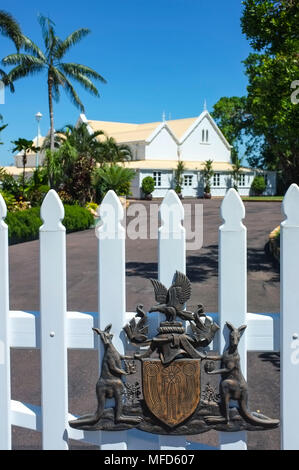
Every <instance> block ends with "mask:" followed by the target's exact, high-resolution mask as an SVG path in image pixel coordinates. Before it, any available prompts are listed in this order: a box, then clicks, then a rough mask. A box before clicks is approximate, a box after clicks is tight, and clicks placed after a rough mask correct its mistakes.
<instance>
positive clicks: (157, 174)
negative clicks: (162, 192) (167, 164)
mask: <svg viewBox="0 0 299 470" xmlns="http://www.w3.org/2000/svg"><path fill="white" fill-rule="evenodd" d="M153 178H154V180H155V187H156V188H157V187H158V186H161V171H154V174H153Z"/></svg>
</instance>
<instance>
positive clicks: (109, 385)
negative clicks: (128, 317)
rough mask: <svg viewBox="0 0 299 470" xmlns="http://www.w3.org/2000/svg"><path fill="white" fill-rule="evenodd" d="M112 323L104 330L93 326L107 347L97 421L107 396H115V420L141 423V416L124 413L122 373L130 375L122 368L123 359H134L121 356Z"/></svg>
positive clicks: (98, 392) (101, 378)
mask: <svg viewBox="0 0 299 470" xmlns="http://www.w3.org/2000/svg"><path fill="white" fill-rule="evenodd" d="M111 327H112V325H108V326H107V327H106V328H105V330H104V331H102V330H100V329H99V328H93V331H95V332H96V333H97V334H98V335H100V337H101V340H102V342H103V344H104V347H105V354H104V357H103V363H102V371H101V376H100V378H99V380H98V382H97V385H96V394H97V399H98V409H97V411H96V418H97V421H98V420H99V418H100V417H101V416H102V414H103V411H104V408H105V401H106V399H107V398H115V422H117V423H139V422H140V418H139V417H133V416H125V415H123V414H122V407H123V404H122V392H123V389H124V385H123V382H122V380H121V376H122V375H128V372H126V371H124V370H123V369H122V365H121V359H132V358H131V357H128V356H121V355H120V354H119V352H118V351H117V350H116V348H115V347H114V346H113V344H112V338H113V335H112V334H111V333H110V330H111Z"/></svg>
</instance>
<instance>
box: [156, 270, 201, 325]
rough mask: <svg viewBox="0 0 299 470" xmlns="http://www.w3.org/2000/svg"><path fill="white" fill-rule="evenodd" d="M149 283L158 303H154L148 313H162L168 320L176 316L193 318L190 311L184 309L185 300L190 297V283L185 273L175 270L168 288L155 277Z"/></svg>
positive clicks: (187, 318) (171, 320) (184, 318)
mask: <svg viewBox="0 0 299 470" xmlns="http://www.w3.org/2000/svg"><path fill="white" fill-rule="evenodd" d="M151 283H152V284H153V287H154V291H155V299H156V301H157V302H158V304H157V305H154V306H153V307H152V308H151V309H150V310H149V313H152V312H160V313H164V315H166V320H167V321H169V322H174V321H175V319H176V317H177V316H179V317H180V318H182V319H183V320H193V319H194V314H193V313H192V312H188V311H186V310H184V306H185V304H186V302H187V301H188V300H189V299H190V297H191V283H190V281H189V279H188V278H187V276H185V274H183V273H180V272H179V271H176V273H175V277H174V281H173V283H172V285H171V287H170V288H169V289H167V288H166V287H165V286H164V285H163V284H162V283H161V282H160V281H157V280H156V279H151Z"/></svg>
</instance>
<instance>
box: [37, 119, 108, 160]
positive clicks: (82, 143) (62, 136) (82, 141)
mask: <svg viewBox="0 0 299 470" xmlns="http://www.w3.org/2000/svg"><path fill="white" fill-rule="evenodd" d="M102 135H104V132H103V131H101V130H99V131H95V132H91V133H90V132H89V130H88V128H87V124H86V123H81V124H79V125H78V126H73V125H72V124H67V125H66V126H64V127H63V128H62V129H60V130H58V131H57V132H56V134H55V138H56V141H57V144H58V146H59V144H61V143H63V142H66V141H68V143H69V144H70V145H71V146H72V147H74V148H75V149H76V150H77V152H78V154H79V155H85V156H86V157H89V158H91V159H92V160H94V161H96V160H97V159H98V158H99V156H98V155H99V152H100V151H101V146H102V143H101V142H100V141H99V140H98V139H97V137H99V136H102ZM49 146H50V142H49V139H48V138H46V139H45V141H44V144H43V147H45V148H49Z"/></svg>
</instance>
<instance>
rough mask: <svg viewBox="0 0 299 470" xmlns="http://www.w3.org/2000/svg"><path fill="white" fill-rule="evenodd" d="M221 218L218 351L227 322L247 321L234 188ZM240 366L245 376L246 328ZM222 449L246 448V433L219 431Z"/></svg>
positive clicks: (239, 210)
mask: <svg viewBox="0 0 299 470" xmlns="http://www.w3.org/2000/svg"><path fill="white" fill-rule="evenodd" d="M221 217H222V219H223V221H224V223H223V225H221V227H220V228H219V281H218V282H219V321H220V332H221V338H220V353H222V352H223V350H224V349H225V348H226V347H227V340H228V329H227V327H226V326H225V323H226V322H227V321H229V322H230V323H232V324H233V325H234V327H236V328H238V327H239V326H241V325H244V324H245V323H246V312H247V242H246V238H247V230H246V227H245V226H244V225H243V224H242V220H243V219H244V217H245V207H244V204H243V202H242V200H241V198H240V196H239V194H238V193H237V191H236V190H235V189H232V188H231V189H230V190H229V191H228V192H227V194H226V196H225V198H224V200H223V202H222V205H221ZM238 350H239V354H240V359H241V368H242V373H243V375H244V378H245V380H246V376H247V347H246V331H245V333H244V334H243V337H242V338H241V341H240V344H239V348H238ZM219 440H220V448H221V449H222V450H231V449H234V450H237V449H239V450H245V449H246V448H247V445H246V432H238V433H229V434H228V433H219Z"/></svg>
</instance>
